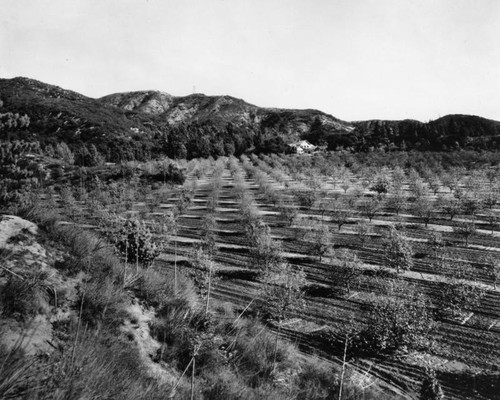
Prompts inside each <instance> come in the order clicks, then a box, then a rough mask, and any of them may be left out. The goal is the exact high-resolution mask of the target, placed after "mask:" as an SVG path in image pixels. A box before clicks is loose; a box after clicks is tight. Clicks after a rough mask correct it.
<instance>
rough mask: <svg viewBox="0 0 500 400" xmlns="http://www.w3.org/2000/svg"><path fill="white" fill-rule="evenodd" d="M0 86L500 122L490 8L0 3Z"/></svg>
mask: <svg viewBox="0 0 500 400" xmlns="http://www.w3.org/2000/svg"><path fill="white" fill-rule="evenodd" d="M0 7H1V8H0V9H1V13H0V78H12V77H15V76H25V77H29V78H33V79H37V80H41V81H43V82H46V83H50V84H54V85H57V86H61V87H63V88H66V89H71V90H74V91H77V92H79V93H82V94H84V95H87V96H90V97H101V96H104V95H107V94H111V93H116V92H124V91H133V90H160V91H164V92H168V93H170V94H172V95H175V96H184V95H188V94H191V93H193V92H196V93H204V94H206V95H222V94H227V95H231V96H234V97H238V98H242V99H244V100H245V101H247V102H249V103H252V104H255V105H258V106H262V107H280V108H314V109H319V110H322V111H324V112H327V113H329V114H332V115H333V116H335V117H337V118H340V119H343V120H347V121H355V120H364V119H375V118H376V119H405V118H412V119H418V120H421V121H428V120H430V119H435V118H439V117H440V116H443V115H446V114H473V115H480V116H483V117H486V118H491V119H496V120H500V1H497V0H197V1H196V0H0Z"/></svg>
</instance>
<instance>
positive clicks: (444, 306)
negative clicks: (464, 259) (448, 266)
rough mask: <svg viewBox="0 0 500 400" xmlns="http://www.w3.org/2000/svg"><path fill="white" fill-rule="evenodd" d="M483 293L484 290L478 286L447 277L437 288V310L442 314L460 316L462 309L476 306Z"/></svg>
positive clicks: (470, 308)
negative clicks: (438, 300)
mask: <svg viewBox="0 0 500 400" xmlns="http://www.w3.org/2000/svg"><path fill="white" fill-rule="evenodd" d="M483 295H484V291H483V290H482V289H481V288H480V287H479V286H476V285H473V284H471V283H468V282H466V281H464V280H463V279H458V278H455V277H447V278H446V279H445V280H444V281H442V282H441V288H440V290H439V299H440V301H441V304H439V305H438V310H441V312H442V313H443V314H447V313H449V314H451V315H452V316H461V315H462V313H463V312H464V311H466V310H472V309H473V308H474V307H476V306H477V305H478V304H479V302H480V301H481V298H482V297H483Z"/></svg>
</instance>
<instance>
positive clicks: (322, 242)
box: [306, 224, 331, 262]
mask: <svg viewBox="0 0 500 400" xmlns="http://www.w3.org/2000/svg"><path fill="white" fill-rule="evenodd" d="M306 236H309V238H308V239H310V240H311V244H312V246H311V253H312V255H313V256H316V257H319V261H320V262H321V259H322V258H323V256H324V255H325V254H326V253H327V252H328V250H329V249H330V246H331V234H330V230H329V229H328V226H327V225H326V224H321V225H320V226H319V228H316V229H313V230H312V231H310V232H309V235H306Z"/></svg>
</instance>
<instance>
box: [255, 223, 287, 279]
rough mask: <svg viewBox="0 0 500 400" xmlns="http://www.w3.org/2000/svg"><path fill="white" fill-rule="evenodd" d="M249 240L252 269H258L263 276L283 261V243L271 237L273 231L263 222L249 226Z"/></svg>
mask: <svg viewBox="0 0 500 400" xmlns="http://www.w3.org/2000/svg"><path fill="white" fill-rule="evenodd" d="M247 238H248V241H249V245H250V256H251V264H252V267H254V268H257V269H258V270H259V271H260V272H261V274H263V275H264V274H265V273H266V272H267V271H268V270H270V269H272V268H273V267H274V266H276V265H277V264H279V263H280V262H281V261H282V257H281V247H282V246H281V242H280V241H277V240H274V239H273V238H272V237H271V229H270V228H269V226H268V225H266V224H265V223H264V222H262V221H261V220H257V221H252V222H250V223H249V224H248V225H247Z"/></svg>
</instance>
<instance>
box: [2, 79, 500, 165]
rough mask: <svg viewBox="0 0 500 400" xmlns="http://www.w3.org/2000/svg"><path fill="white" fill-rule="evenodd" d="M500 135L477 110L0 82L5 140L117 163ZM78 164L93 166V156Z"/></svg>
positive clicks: (418, 145) (458, 144)
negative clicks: (352, 116) (370, 116)
mask: <svg viewBox="0 0 500 400" xmlns="http://www.w3.org/2000/svg"><path fill="white" fill-rule="evenodd" d="M499 135H500V123H499V122H497V121H492V120H488V119H485V118H481V117H476V116H467V115H448V116H445V117H442V118H440V119H437V120H435V121H430V122H427V123H423V122H420V121H414V120H404V121H382V120H371V121H360V122H346V121H342V120H340V119H337V118H335V117H333V116H331V115H328V114H325V113H323V112H321V111H317V110H286V109H278V108H262V107H257V106H254V105H251V104H248V103H246V102H245V101H243V100H241V99H236V98H234V97H230V96H205V95H203V94H192V95H188V96H184V97H175V96H171V95H169V94H167V93H163V92H158V91H142V92H130V93H118V94H112V95H109V96H105V97H102V98H100V99H92V98H89V97H86V96H83V95H81V94H78V93H75V92H72V91H69V90H65V89H61V88H59V87H57V86H53V85H48V84H45V83H42V82H38V81H35V80H32V79H27V78H13V79H0V139H2V140H25V141H38V142H39V143H40V146H41V148H42V149H45V148H46V147H48V146H51V147H52V148H54V147H56V146H57V144H60V143H61V142H64V143H66V144H67V145H68V146H69V148H70V150H71V151H72V152H73V153H75V154H77V153H82V154H84V153H87V152H92V151H94V150H91V146H94V147H95V150H97V151H98V153H99V154H100V156H101V157H102V158H103V160H105V161H110V162H120V161H127V160H139V161H145V160H148V159H151V158H159V157H163V156H168V157H171V158H188V159H191V158H196V157H209V156H212V157H219V156H230V155H233V154H234V155H237V156H239V155H241V154H244V153H249V152H254V153H266V152H267V153H284V152H286V151H288V146H287V145H288V144H289V143H292V142H294V141H297V140H299V139H307V140H309V141H310V142H311V143H313V144H316V145H322V146H324V145H326V146H327V148H328V149H329V150H341V149H346V150H348V151H357V152H359V151H361V152H369V151H373V150H376V149H378V150H383V151H395V150H402V151H407V150H418V151H452V150H493V149H497V148H498V146H499V145H500V142H499V141H498V137H499ZM76 163H77V164H79V165H86V166H88V164H87V163H86V160H85V156H81V157H77V160H76Z"/></svg>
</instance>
